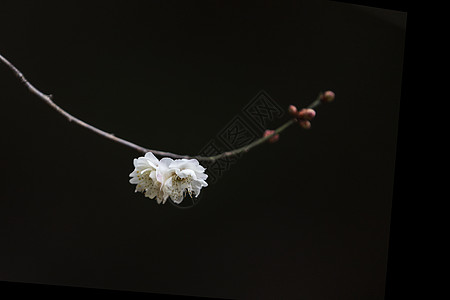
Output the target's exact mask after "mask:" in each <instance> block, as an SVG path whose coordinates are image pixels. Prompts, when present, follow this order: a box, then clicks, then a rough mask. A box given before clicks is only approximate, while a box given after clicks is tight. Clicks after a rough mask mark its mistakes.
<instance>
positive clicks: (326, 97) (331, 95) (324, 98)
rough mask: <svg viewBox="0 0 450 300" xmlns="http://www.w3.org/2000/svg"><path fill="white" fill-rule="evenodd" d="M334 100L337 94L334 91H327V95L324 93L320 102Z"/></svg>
mask: <svg viewBox="0 0 450 300" xmlns="http://www.w3.org/2000/svg"><path fill="white" fill-rule="evenodd" d="M334 98H335V94H334V93H333V92H332V91H326V92H325V93H323V95H322V97H321V98H320V100H321V101H322V102H331V101H333V100H334Z"/></svg>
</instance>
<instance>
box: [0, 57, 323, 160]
mask: <svg viewBox="0 0 450 300" xmlns="http://www.w3.org/2000/svg"><path fill="white" fill-rule="evenodd" d="M0 61H2V62H3V63H4V64H5V65H6V66H7V67H9V68H10V69H11V70H12V71H13V73H14V74H15V75H16V76H17V77H18V78H19V80H20V81H21V82H22V83H23V84H24V85H25V86H26V87H27V88H28V90H29V91H30V92H31V93H32V94H34V95H36V96H38V97H39V98H40V99H41V100H43V101H44V102H45V103H47V104H48V105H49V106H50V107H52V108H53V109H55V110H56V111H57V112H58V113H60V114H61V115H63V116H64V117H66V118H67V120H68V121H69V122H74V123H76V124H78V125H80V126H82V127H84V128H87V129H89V130H91V131H93V132H95V133H97V134H98V135H101V136H103V137H105V138H107V139H110V140H112V141H114V142H116V143H119V144H123V145H125V146H128V147H130V148H133V149H135V150H137V151H138V152H141V153H147V152H152V153H153V154H155V155H160V156H164V157H172V158H187V159H191V158H195V159H197V160H199V161H215V160H217V159H220V158H223V157H228V156H234V155H238V154H240V153H243V152H248V151H250V149H252V148H254V147H256V146H258V145H260V144H262V143H264V142H266V141H267V140H268V139H270V138H271V137H273V136H275V135H276V134H279V133H281V132H282V131H283V130H285V129H286V128H288V127H289V126H291V125H292V124H294V123H296V122H297V121H298V120H297V119H295V118H293V119H291V120H289V121H288V122H286V123H285V124H283V125H281V126H280V127H278V128H277V129H275V131H274V133H272V134H271V135H268V136H266V137H262V138H260V139H258V140H256V141H254V142H252V143H250V144H248V145H246V146H243V147H241V148H238V149H235V150H232V151H227V152H223V153H221V154H218V155H215V156H190V155H180V154H174V153H171V152H166V151H159V150H153V149H148V148H145V147H142V146H139V145H136V144H134V143H132V142H129V141H127V140H125V139H122V138H119V137H117V136H115V135H114V134H112V133H108V132H105V131H103V130H101V129H98V128H97V127H94V126H92V125H90V124H88V123H86V122H84V121H82V120H80V119H78V118H76V117H74V116H72V115H71V114H69V113H68V112H66V111H65V110H63V109H62V108H61V107H59V106H58V105H56V104H55V103H54V102H53V101H52V95H46V94H44V93H42V92H41V91H39V90H38V89H37V88H35V87H34V86H33V85H32V84H31V83H30V82H28V80H27V79H26V78H25V76H23V74H22V73H21V72H20V71H19V70H18V69H17V68H16V67H15V66H14V65H13V64H12V63H10V62H9V61H8V60H7V59H6V58H4V57H3V56H2V55H1V54H0ZM321 95H322V94H320V95H319V96H318V98H317V99H316V100H315V101H314V102H313V103H311V104H310V105H309V106H308V108H314V107H316V106H318V105H319V104H320V103H321Z"/></svg>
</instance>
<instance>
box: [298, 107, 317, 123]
mask: <svg viewBox="0 0 450 300" xmlns="http://www.w3.org/2000/svg"><path fill="white" fill-rule="evenodd" d="M315 116H316V111H315V110H314V109H312V108H304V109H302V110H301V111H299V112H298V114H297V118H298V119H304V120H312V119H313V118H314V117H315Z"/></svg>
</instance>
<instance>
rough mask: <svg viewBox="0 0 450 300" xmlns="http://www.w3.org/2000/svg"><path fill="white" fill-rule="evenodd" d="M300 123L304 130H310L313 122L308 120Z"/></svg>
mask: <svg viewBox="0 0 450 300" xmlns="http://www.w3.org/2000/svg"><path fill="white" fill-rule="evenodd" d="M298 123H299V124H300V126H302V128H304V129H310V128H311V122H310V121H308V120H299V121H298Z"/></svg>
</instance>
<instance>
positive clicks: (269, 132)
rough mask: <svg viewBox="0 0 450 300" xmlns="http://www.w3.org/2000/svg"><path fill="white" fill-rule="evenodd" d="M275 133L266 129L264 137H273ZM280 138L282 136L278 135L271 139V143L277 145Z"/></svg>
mask: <svg viewBox="0 0 450 300" xmlns="http://www.w3.org/2000/svg"><path fill="white" fill-rule="evenodd" d="M274 132H275V130H270V129H266V131H264V134H263V137H266V136H269V135H272V134H273V133H274ZM279 138H280V135H279V134H278V133H277V134H275V135H274V136H273V137H271V138H270V139H269V143H275V142H276V141H278V139H279Z"/></svg>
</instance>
